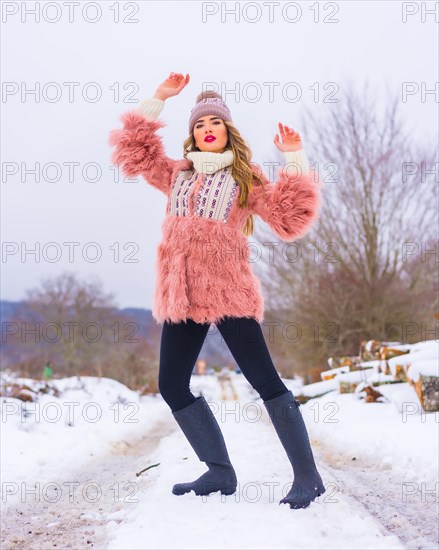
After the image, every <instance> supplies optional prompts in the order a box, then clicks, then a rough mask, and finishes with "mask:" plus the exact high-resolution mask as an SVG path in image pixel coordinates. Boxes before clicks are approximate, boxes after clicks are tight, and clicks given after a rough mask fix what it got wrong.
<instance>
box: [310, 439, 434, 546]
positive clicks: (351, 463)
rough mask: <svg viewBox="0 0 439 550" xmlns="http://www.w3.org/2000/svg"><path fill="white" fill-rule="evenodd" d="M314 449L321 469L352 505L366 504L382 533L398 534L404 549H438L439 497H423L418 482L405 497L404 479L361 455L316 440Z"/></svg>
mask: <svg viewBox="0 0 439 550" xmlns="http://www.w3.org/2000/svg"><path fill="white" fill-rule="evenodd" d="M313 448H314V449H316V454H317V453H318V456H319V457H320V462H319V464H321V465H322V466H321V469H322V471H323V472H327V474H328V477H329V476H330V477H331V478H333V480H334V482H335V484H336V487H337V490H338V491H339V492H340V494H342V495H343V497H344V498H349V499H351V501H352V505H353V506H355V507H359V506H362V507H364V510H366V511H367V512H368V513H369V514H370V515H371V516H372V517H374V518H375V519H376V521H377V522H379V523H380V524H381V526H382V527H383V532H386V533H387V534H394V535H396V536H397V537H398V538H399V540H400V541H401V543H402V544H403V546H404V548H408V549H435V548H439V520H438V517H439V504H438V500H437V498H436V502H434V499H433V496H432V495H430V496H429V495H425V499H423V495H422V494H421V493H420V492H419V491H417V489H416V485H414V486H409V487H408V491H413V493H414V494H412V495H408V494H407V495H406V496H403V487H402V484H403V482H404V481H405V480H400V479H394V478H392V477H391V475H390V474H389V473H388V472H386V471H385V470H384V471H383V470H382V469H379V468H374V467H373V466H371V465H370V464H367V463H365V462H363V461H362V460H361V458H359V457H358V456H356V457H355V460H352V456H348V455H342V454H338V455H335V454H334V453H333V452H329V451H325V450H324V448H322V445H321V444H319V443H318V442H317V441H315V442H314V443H313ZM430 488H431V487H430ZM436 491H437V489H436ZM423 500H424V501H423ZM404 501H405V502H404Z"/></svg>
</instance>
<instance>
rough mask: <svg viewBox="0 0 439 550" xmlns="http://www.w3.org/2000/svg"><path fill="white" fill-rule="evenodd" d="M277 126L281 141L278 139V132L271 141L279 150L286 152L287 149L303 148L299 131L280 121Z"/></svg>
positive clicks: (296, 149)
mask: <svg viewBox="0 0 439 550" xmlns="http://www.w3.org/2000/svg"><path fill="white" fill-rule="evenodd" d="M278 126H279V132H280V135H281V138H282V143H281V142H280V140H279V134H276V137H275V138H274V140H273V141H274V144H275V145H276V147H277V148H278V149H279V151H282V152H283V153H286V152H288V151H298V150H299V149H302V148H303V144H302V140H301V138H300V134H299V132H296V131H295V130H293V129H292V128H289V127H288V126H283V125H282V123H280V122H279V124H278Z"/></svg>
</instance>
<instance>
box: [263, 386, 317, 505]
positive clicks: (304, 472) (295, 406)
mask: <svg viewBox="0 0 439 550" xmlns="http://www.w3.org/2000/svg"><path fill="white" fill-rule="evenodd" d="M264 405H265V407H266V409H267V411H268V414H269V416H270V418H271V421H272V422H273V426H274V428H275V430H276V432H277V435H278V436H279V439H280V441H281V443H282V445H283V447H284V449H285V451H286V453H287V456H288V459H289V460H290V462H291V465H292V466H293V471H294V481H293V485H292V487H291V489H290V490H289V492H288V494H287V495H286V496H285V497H284V498H283V499H282V500H281V501H280V502H279V504H289V505H290V508H307V507H308V506H309V505H310V503H311V502H312V501H313V500H314V499H315V498H316V497H318V496H320V495H322V494H323V493H324V492H325V491H326V489H325V487H324V485H323V482H322V478H321V477H320V474H319V473H318V471H317V468H316V464H315V462H314V456H313V453H312V450H311V445H310V442H309V438H308V432H307V430H306V426H305V422H304V421H303V417H302V412H301V411H300V409H299V407H300V403H299V401H297V400H296V399H295V397H294V395H293V393H292V392H291V391H288V393H284V394H283V395H280V396H279V397H275V398H274V399H270V400H268V401H264Z"/></svg>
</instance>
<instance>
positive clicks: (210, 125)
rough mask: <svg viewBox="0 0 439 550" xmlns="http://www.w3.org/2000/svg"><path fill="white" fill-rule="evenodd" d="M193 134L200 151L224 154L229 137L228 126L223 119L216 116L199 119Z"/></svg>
mask: <svg viewBox="0 0 439 550" xmlns="http://www.w3.org/2000/svg"><path fill="white" fill-rule="evenodd" d="M193 132H194V139H195V145H196V146H197V147H198V149H200V151H210V152H211V153H224V151H225V149H226V145H227V139H228V135H227V128H226V125H225V124H224V121H223V120H222V119H221V118H219V117H217V116H215V115H207V116H205V117H202V118H199V119H198V120H197V122H196V123H195V125H194V130H193ZM206 138H207V140H206ZM213 138H215V139H213Z"/></svg>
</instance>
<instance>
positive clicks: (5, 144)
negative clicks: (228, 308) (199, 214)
mask: <svg viewBox="0 0 439 550" xmlns="http://www.w3.org/2000/svg"><path fill="white" fill-rule="evenodd" d="M23 4H24V3H23V2H17V3H15V2H2V38H1V40H2V44H1V45H2V58H1V65H2V103H1V109H2V112H1V118H2V140H1V153H2V174H3V175H2V191H1V199H2V210H1V214H2V219H1V232H2V245H3V248H2V264H1V266H2V277H1V295H2V299H4V300H20V299H22V298H24V297H25V290H26V289H29V288H31V287H34V286H37V285H38V283H39V281H40V279H41V278H42V277H48V276H55V275H57V274H60V273H61V272H63V271H65V270H69V271H74V272H76V273H77V274H78V275H79V276H80V277H81V278H84V279H88V278H89V277H92V276H97V277H99V278H100V280H101V281H102V284H103V289H104V291H106V292H114V293H115V294H116V299H117V303H118V305H119V306H120V307H129V306H132V307H147V308H151V306H152V295H153V286H154V282H155V272H154V261H155V253H156V247H157V245H158V243H159V242H160V239H161V222H162V220H163V216H164V210H165V206H166V198H165V196H164V195H163V194H161V193H160V192H159V191H157V190H156V189H154V188H152V187H150V186H149V185H148V184H147V183H146V182H144V181H140V180H139V181H138V182H137V183H136V182H134V183H122V182H117V181H115V175H114V174H113V172H112V170H111V169H110V165H111V160H110V154H111V150H110V148H109V146H108V134H109V132H110V130H112V129H113V128H117V127H120V125H121V123H120V120H119V116H120V115H121V114H122V113H123V112H124V111H126V110H128V109H132V108H135V107H136V105H137V103H138V101H140V100H141V99H143V98H145V97H150V96H152V95H153V93H154V90H155V89H156V87H157V86H158V84H159V83H160V82H161V81H162V80H164V79H165V78H166V77H167V76H168V74H169V72H171V71H174V72H182V73H184V74H186V73H189V74H190V75H191V82H190V84H189V85H188V86H187V87H186V88H185V89H184V90H183V92H182V93H181V94H180V95H179V96H178V97H174V98H171V99H169V100H168V101H167V102H166V105H165V109H164V111H163V112H162V115H161V117H162V118H163V119H164V120H165V121H166V123H167V124H168V126H166V127H165V128H164V129H162V130H161V131H160V134H161V135H162V136H163V138H164V142H165V144H166V149H167V153H168V155H169V156H171V157H172V158H181V157H182V143H183V141H184V139H185V138H186V136H187V124H188V119H189V112H190V109H191V108H192V107H193V105H194V102H195V98H196V96H197V94H198V93H199V92H200V91H201V90H202V89H203V85H205V84H206V83H214V85H216V86H217V87H218V91H220V92H221V93H222V94H223V97H224V99H225V100H226V101H227V104H228V105H229V107H230V110H231V113H232V117H233V121H234V123H235V124H236V125H237V127H238V128H239V129H240V131H241V133H242V134H243V136H244V138H245V139H246V140H247V142H248V143H249V145H250V146H251V148H252V150H253V159H254V160H255V162H258V163H259V164H261V165H262V164H263V163H264V162H265V161H270V160H273V159H274V158H275V155H276V151H277V150H276V148H275V146H274V144H273V138H274V135H275V133H276V131H277V123H278V122H279V121H281V122H283V123H284V124H287V125H290V126H292V127H295V128H296V129H298V130H299V131H300V126H299V125H298V124H297V121H298V119H299V117H300V113H301V110H302V108H303V106H304V105H305V104H306V105H307V106H313V109H316V110H321V112H322V116H323V115H324V112H325V109H327V108H329V107H330V106H331V105H333V104H328V103H325V102H324V101H323V99H324V98H325V97H326V98H327V97H328V96H330V94H331V93H332V92H333V91H336V95H335V97H340V95H338V96H337V94H340V93H341V92H340V91H338V92H337V89H338V90H342V88H343V83H344V82H345V81H346V80H347V79H348V78H349V79H351V80H352V81H353V82H355V84H356V85H357V87H358V88H359V89H361V87H362V85H363V83H365V82H366V81H369V82H370V83H371V85H372V89H373V90H374V91H375V92H376V95H377V98H378V103H380V101H381V102H384V100H385V99H386V97H387V95H388V93H389V92H390V93H391V94H392V95H398V96H400V97H401V110H402V112H403V114H404V118H405V120H406V122H407V125H408V127H409V128H411V129H412V130H413V139H416V140H419V141H425V142H427V141H429V142H430V143H431V142H432V141H437V135H438V134H437V131H438V98H437V95H436V97H435V96H434V94H432V93H430V94H427V95H423V94H422V93H421V92H422V91H423V90H434V89H435V83H436V86H437V85H438V84H437V82H438V80H439V78H438V31H437V22H438V15H437V14H436V15H435V14H433V13H428V10H434V7H435V3H434V2H419V3H414V2H405V3H404V2H399V1H388V2H385V1H384V2H382V1H369V2H358V1H355V2H351V1H342V2H340V1H339V2H318V3H317V2H299V3H297V2H264V3H261V2H260V3H255V2H241V3H240V4H238V3H235V2H227V3H224V2H218V3H216V2H200V1H193V2H184V1H178V2H166V1H161V2H150V1H137V2H119V3H118V4H117V3H116V2H100V3H99V2H98V3H96V2H80V6H79V7H78V6H76V7H75V10H74V12H72V11H70V12H69V9H68V7H69V6H68V3H64V2H58V10H56V6H54V3H53V2H49V3H46V2H41V3H34V2H27V3H26V4H27V6H26V8H27V9H29V8H30V7H32V6H31V5H35V6H36V15H35V13H34V14H31V13H27V14H26V13H24V12H23V9H24V8H23ZM49 4H50V5H49ZM96 5H98V6H99V8H100V12H101V13H100V14H99V13H98V11H97V10H96ZM437 5H438V4H437V3H436V6H437ZM73 7H74V6H71V10H73ZM116 7H118V9H116ZM425 9H427V13H425V12H424V10H425ZM230 10H235V13H232V12H231V11H230ZM436 10H437V8H436ZM404 11H405V13H406V14H407V16H406V17H405V16H404ZM72 13H73V15H72ZM36 16H37V17H38V18H39V21H37V22H36V21H35V17H36ZM69 18H72V22H70V21H69ZM404 20H405V21H404ZM268 82H271V83H277V85H275V84H273V85H272V90H274V92H273V96H272V97H270V93H269V92H270V87H269V86H268V85H266V84H264V83H268ZM403 82H410V83H415V84H414V85H413V87H412V88H411V89H412V91H413V93H412V95H409V96H408V97H407V98H406V100H405V101H402V96H401V91H402V86H403ZM66 83H71V84H66ZM72 83H76V85H74V84H72ZM294 83H295V84H294ZM328 83H329V84H328ZM331 83H332V84H331ZM310 87H312V89H310ZM35 89H36V90H37V94H36V95H35V93H28V94H26V91H27V92H29V91H32V90H35ZM232 90H235V92H236V93H235V94H234V93H230V92H231V91H232ZM297 90H299V91H300V92H301V96H300V100H299V101H296V102H293V101H292V100H294V95H295V93H296V92H297ZM96 91H98V93H99V96H100V97H99V99H98V100H97V101H95V97H96ZM57 94H58V96H57ZM69 94H70V96H69ZM258 96H259V97H258ZM255 99H257V100H256V101H254V100H255ZM302 137H303V140H304V144H305V147H306V135H302ZM310 154H311V152H310ZM35 163H39V165H40V166H39V169H37V172H38V174H39V176H38V181H37V177H36V175H35V174H34V173H33V170H34V168H35ZM66 163H77V164H78V166H76V168H75V169H74V172H73V176H71V173H69V169H68V165H67V164H66ZM89 163H91V165H90V164H89ZM94 164H96V165H97V166H99V167H100V169H101V173H100V175H98V176H97V181H92V180H93V179H95V178H96V173H97V172H96V170H95V169H94V168H93V165H94ZM54 166H58V168H59V169H58V172H57V171H56V169H55V168H54ZM85 166H88V167H89V170H88V171H86V173H85V177H84V175H83V169H84V167H85ZM26 170H27V171H28V173H27V174H24V173H25V172H26ZM23 174H24V175H23ZM51 179H53V180H54V181H50V180H51ZM87 180H88V181H87ZM68 242H74V243H79V245H78V246H76V247H74V248H73V249H71V251H72V257H71V258H69V247H68V246H67V245H64V244H63V243H68ZM48 243H57V246H58V250H57V248H56V247H55V246H50V247H47V246H46V245H47V244H48ZM89 243H97V245H98V248H99V249H100V251H101V254H102V255H101V258H100V259H99V260H98V261H96V262H95V261H91V260H92V259H93V258H94V254H95V251H96V248H95V247H94V246H92V247H89V246H88V244H89ZM127 243H134V244H132V245H127ZM127 246H128V248H127ZM36 247H37V250H38V247H39V249H40V252H38V254H37V257H36V256H35V255H32V254H28V255H27V256H25V257H24V258H23V257H22V253H24V252H25V251H26V250H34V249H35V248H36ZM124 247H125V249H124ZM7 252H11V254H7ZM83 252H84V254H83ZM117 252H118V253H119V254H118V255H117ZM87 253H88V254H89V261H87ZM57 254H59V258H58V260H57V261H54V262H51V261H49V260H50V258H52V259H53V258H54V257H56V255H57ZM70 260H72V261H70ZM133 260H134V262H133Z"/></svg>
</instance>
